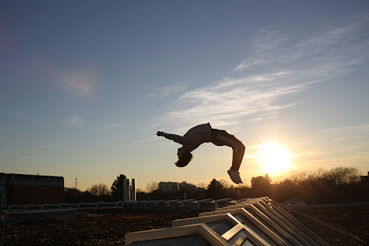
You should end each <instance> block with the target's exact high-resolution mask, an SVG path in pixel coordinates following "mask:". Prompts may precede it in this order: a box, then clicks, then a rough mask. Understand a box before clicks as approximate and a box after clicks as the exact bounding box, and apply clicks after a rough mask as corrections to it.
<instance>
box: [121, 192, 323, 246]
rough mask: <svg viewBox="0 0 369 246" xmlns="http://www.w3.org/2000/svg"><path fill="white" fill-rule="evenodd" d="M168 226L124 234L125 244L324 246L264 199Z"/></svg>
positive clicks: (225, 208)
mask: <svg viewBox="0 0 369 246" xmlns="http://www.w3.org/2000/svg"><path fill="white" fill-rule="evenodd" d="M172 225H173V227H171V228H165V229H159V230H150V231H142V232H132V233H128V234H126V236H125V241H126V245H131V246H135V245H141V246H155V245H164V246H165V245H168V246H169V245H191V246H196V245H222V246H226V245H232V246H233V245H237V246H239V245H242V246H244V245H245V246H246V245H247V246H253V245H262V246H264V245H299V246H303V245H327V243H326V242H325V241H324V240H322V239H321V238H320V237H318V236H317V235H316V234H314V233H313V232H312V231H310V230H309V229H308V228H307V227H306V226H304V225H303V224H301V223H300V222H299V221H297V220H296V219H295V218H294V217H293V216H292V215H290V214H289V213H288V212H286V211H285V210H284V209H283V208H282V207H281V206H279V205H278V204H277V203H275V202H274V201H272V200H271V199H269V198H266V197H264V198H256V199H246V200H244V201H241V202H238V203H237V204H235V205H233V206H229V207H224V208H220V209H217V210H215V211H212V212H206V213H201V214H200V215H199V216H198V217H194V218H188V219H180V220H175V221H173V223H172Z"/></svg>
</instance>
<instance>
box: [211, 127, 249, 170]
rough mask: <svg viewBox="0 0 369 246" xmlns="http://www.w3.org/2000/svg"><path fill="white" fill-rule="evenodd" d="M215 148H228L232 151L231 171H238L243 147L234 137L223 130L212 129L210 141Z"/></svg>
mask: <svg viewBox="0 0 369 246" xmlns="http://www.w3.org/2000/svg"><path fill="white" fill-rule="evenodd" d="M211 142H212V143H213V144H215V145H217V146H224V145H225V146H229V147H231V148H232V149H233V158H232V167H231V170H234V171H238V169H239V168H240V165H241V162H242V159H243V155H244V154H245V146H244V145H243V144H242V142H241V141H240V140H238V139H237V138H236V137H235V136H233V135H231V134H229V133H228V132H226V131H225V130H218V129H212V141H211Z"/></svg>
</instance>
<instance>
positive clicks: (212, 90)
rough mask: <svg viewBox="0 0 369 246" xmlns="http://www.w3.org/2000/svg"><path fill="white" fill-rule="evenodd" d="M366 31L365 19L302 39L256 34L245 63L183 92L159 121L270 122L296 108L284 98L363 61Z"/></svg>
mask: <svg viewBox="0 0 369 246" xmlns="http://www.w3.org/2000/svg"><path fill="white" fill-rule="evenodd" d="M368 31H369V20H368V16H367V15H363V16H360V17H355V18H354V19H352V20H350V21H348V22H346V23H345V24H344V25H342V26H338V27H334V28H332V29H330V30H327V31H325V32H321V33H318V34H316V35H312V36H310V37H308V38H306V39H302V40H301V39H300V40H292V39H291V38H290V37H289V36H288V35H284V34H282V33H279V32H278V31H275V30H273V31H269V30H260V31H259V32H258V33H257V34H256V35H255V37H254V38H253V39H252V41H251V42H250V44H249V54H250V55H249V57H248V58H247V59H245V60H244V61H243V62H241V63H240V64H238V65H237V66H235V68H234V70H233V71H232V72H230V73H228V74H227V76H225V77H223V78H221V79H220V80H219V81H214V82H212V83H210V84H209V85H207V86H203V87H200V88H196V89H193V90H189V91H186V92H184V93H182V94H181V95H180V96H179V97H178V98H177V99H176V100H175V101H173V102H172V103H173V104H174V108H176V110H173V111H169V112H167V113H165V114H164V115H162V117H160V120H159V121H161V122H163V124H165V125H171V127H172V128H179V127H182V126H184V125H186V126H189V125H192V124H196V123H200V122H207V121H210V122H212V123H213V124H214V125H216V126H217V127H219V126H232V125H237V124H238V123H239V122H241V121H243V120H246V119H248V120H257V119H259V120H260V119H263V118H266V117H267V118H268V117H275V116H276V115H277V114H278V112H279V111H280V110H283V109H286V108H289V107H293V106H295V105H296V104H298V103H300V102H299V101H296V99H295V100H291V99H290V101H288V99H289V98H287V96H290V95H296V94H298V93H302V92H304V91H306V90H308V89H309V88H311V87H312V86H313V85H314V84H316V83H321V82H324V81H328V80H331V79H334V78H337V77H339V76H342V75H344V74H347V73H348V72H350V71H352V69H353V68H354V66H355V65H357V64H360V63H362V62H363V61H364V60H366V59H367V58H368V54H369V38H368V36H365V35H363V33H368ZM281 99H285V100H283V103H282V100H281Z"/></svg>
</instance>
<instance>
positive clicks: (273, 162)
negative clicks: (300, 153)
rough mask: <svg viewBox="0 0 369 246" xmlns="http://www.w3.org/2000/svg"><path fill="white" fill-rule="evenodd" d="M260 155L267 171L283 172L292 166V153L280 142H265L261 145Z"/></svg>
mask: <svg viewBox="0 0 369 246" xmlns="http://www.w3.org/2000/svg"><path fill="white" fill-rule="evenodd" d="M258 156H259V161H260V163H261V164H262V168H263V170H264V172H266V173H282V172H285V171H287V170H288V169H290V168H291V159H292V155H291V153H290V152H289V151H288V150H287V149H286V148H285V147H283V146H282V145H280V144H279V143H275V142H266V143H263V144H262V145H260V146H259V155H258Z"/></svg>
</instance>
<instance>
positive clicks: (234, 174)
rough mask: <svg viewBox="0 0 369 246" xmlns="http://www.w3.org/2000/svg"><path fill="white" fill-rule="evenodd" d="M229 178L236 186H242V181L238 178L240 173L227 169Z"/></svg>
mask: <svg viewBox="0 0 369 246" xmlns="http://www.w3.org/2000/svg"><path fill="white" fill-rule="evenodd" d="M227 173H228V175H229V177H230V178H231V179H232V181H233V182H234V183H236V184H242V179H241V177H240V172H239V171H236V170H232V169H229V170H228V171H227Z"/></svg>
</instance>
